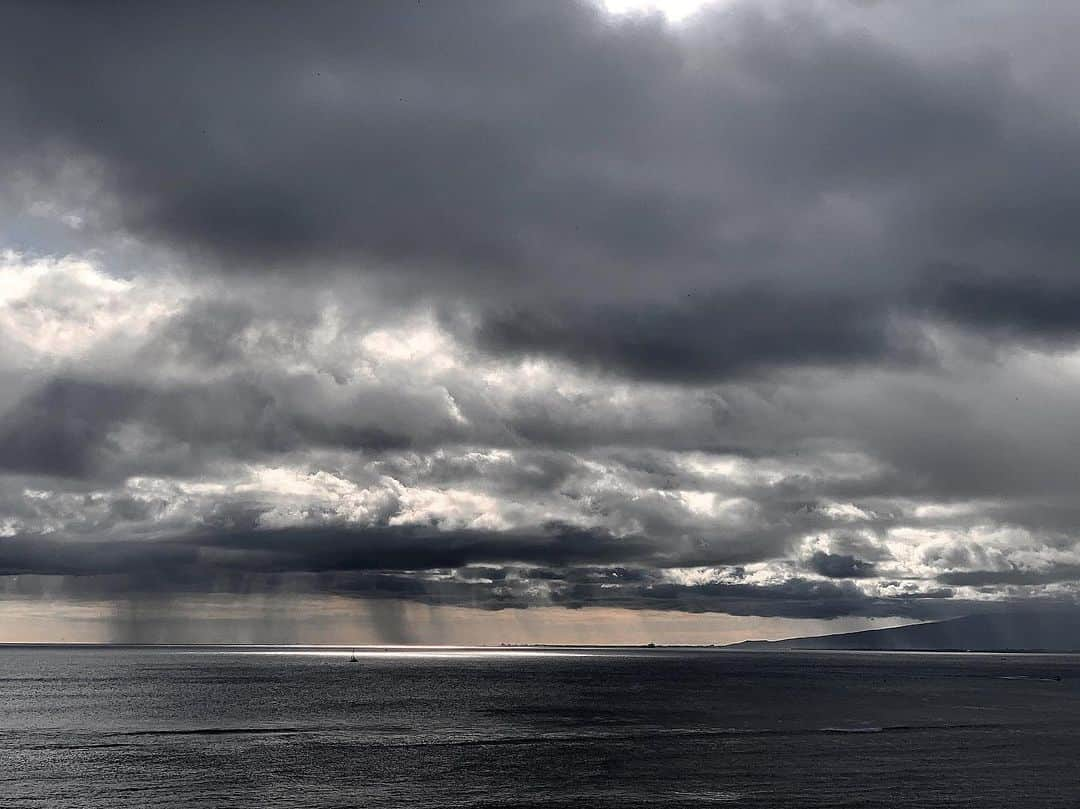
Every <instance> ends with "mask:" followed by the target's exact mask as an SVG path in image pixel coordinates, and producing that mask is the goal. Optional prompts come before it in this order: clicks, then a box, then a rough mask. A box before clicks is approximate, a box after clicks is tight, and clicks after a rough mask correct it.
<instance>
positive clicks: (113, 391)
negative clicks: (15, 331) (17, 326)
mask: <svg viewBox="0 0 1080 809" xmlns="http://www.w3.org/2000/svg"><path fill="white" fill-rule="evenodd" d="M140 398H141V396H140V392H139V391H137V390H133V389H130V388H127V387H120V386H115V385H110V384H107V383H96V382H89V381H79V380H73V379H57V380H53V381H51V382H49V383H48V384H46V385H45V386H44V387H42V388H41V389H39V390H37V391H34V392H33V393H31V394H30V395H29V396H27V397H26V398H25V399H23V400H22V401H21V402H19V403H18V404H17V405H16V406H15V408H14V409H12V410H11V411H9V412H8V413H6V414H5V415H4V416H3V417H2V418H0V469H4V470H9V471H18V472H26V473H30V474H42V475H57V476H60V477H85V476H89V475H92V474H93V473H94V472H95V470H96V467H97V466H98V457H97V456H98V454H99V453H101V452H103V451H104V450H105V449H106V446H107V444H108V443H109V434H110V431H111V429H112V427H113V426H114V425H115V424H116V423H118V422H119V421H121V420H123V419H124V418H125V417H127V416H128V415H129V414H130V413H132V412H133V411H134V410H135V408H136V407H137V406H138V404H139V401H140Z"/></svg>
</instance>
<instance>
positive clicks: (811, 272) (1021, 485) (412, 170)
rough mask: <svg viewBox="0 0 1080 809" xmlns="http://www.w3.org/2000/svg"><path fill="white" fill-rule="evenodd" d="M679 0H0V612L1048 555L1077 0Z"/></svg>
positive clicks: (757, 601)
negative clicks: (92, 0) (604, 1)
mask: <svg viewBox="0 0 1080 809" xmlns="http://www.w3.org/2000/svg"><path fill="white" fill-rule="evenodd" d="M662 5H663V4H661V6H662ZM669 6H670V7H669V8H668V13H667V14H665V13H664V11H663V10H652V11H650V10H648V9H647V8H645V7H644V6H639V5H637V4H635V3H629V2H625V1H624V2H619V3H618V4H612V6H611V8H610V9H608V10H604V9H603V8H601V7H599V6H597V5H594V4H591V3H589V2H584V1H583V2H546V1H545V2H534V1H533V0H523V1H522V2H464V1H462V2H457V1H455V2H452V3H451V2H435V0H419V1H418V2H397V3H375V2H370V3H351V4H316V5H313V6H307V7H303V8H302V7H300V6H297V5H291V4H272V3H251V4H245V3H240V2H236V3H206V4H192V3H178V4H170V3H147V4H132V5H121V4H86V3H72V4H70V5H66V4H63V3H41V2H26V3H19V2H8V3H5V4H4V5H3V9H2V10H0V28H2V30H4V32H5V36H4V47H3V49H0V110H2V113H0V189H2V190H0V573H2V574H3V578H2V580H0V581H2V585H0V591H2V593H3V602H2V607H0V612H2V613H3V614H4V615H6V616H7V619H6V621H5V627H7V628H5V629H4V632H5V633H7V634H4V635H3V636H2V637H0V640H4V639H37V638H40V639H58V638H60V637H65V638H67V639H83V638H88V639H110V638H111V639H128V640H130V639H136V640H145V639H152V640H172V639H177V640H187V639H198V638H204V637H206V638H213V639H226V640H227V639H237V640H248V639H253V638H255V639H282V640H288V639H296V640H321V641H326V640H335V639H341V640H343V641H348V640H351V639H354V638H356V637H360V638H362V639H367V638H370V639H373V640H375V641H376V642H379V641H382V640H385V641H387V642H389V641H410V640H423V641H427V642H432V641H438V640H447V641H463V640H464V641H468V642H481V641H490V642H498V641H499V640H502V639H506V638H510V639H513V640H519V641H528V640H545V641H547V640H574V639H579V638H587V639H589V640H592V641H596V640H612V641H621V640H630V641H634V642H641V641H643V640H650V639H654V640H657V641H665V640H669V641H675V640H693V641H695V642H713V640H712V639H716V640H717V642H723V641H727V640H738V639H740V638H741V637H746V636H750V635H754V636H778V635H791V634H804V633H805V632H804V631H803V630H807V629H821V628H822V627H838V628H844V629H850V628H860V627H862V626H871V625H885V624H888V623H896V622H902V621H911V620H921V619H929V618H937V617H948V616H953V615H960V614H967V613H971V612H977V611H985V610H1001V609H1015V608H1017V607H1018V606H1021V605H1058V604H1061V603H1072V602H1073V601H1074V599H1075V598H1076V594H1077V579H1078V577H1080V548H1078V545H1077V539H1078V537H1077V531H1076V529H1077V526H1078V525H1080V502H1078V501H1077V498H1076V495H1077V481H1080V420H1078V413H1080V353H1078V348H1080V275H1078V273H1077V270H1076V263H1075V262H1076V257H1077V255H1080V227H1078V223H1080V85H1077V83H1076V81H1075V76H1076V75H1077V73H1078V71H1080V52H1078V51H1077V49H1076V47H1075V34H1076V31H1078V30H1080V5H1078V4H1076V3H1075V2H1072V1H1071V0H1060V1H1055V0H1047V2H1041V3H1038V4H1027V3H1018V2H1015V0H1013V1H1011V2H1006V1H1005V0H904V2H900V1H899V0H896V1H895V2H890V1H889V0H880V1H879V2H874V1H873V0H862V1H861V2H856V0H800V2H790V3H786V2H774V0H756V2H750V1H747V2H730V1H721V2H717V3H714V4H712V5H708V4H706V5H699V4H697V3H691V2H686V1H685V0H683V1H682V2H673V3H671V4H669ZM15 618H17V619H18V620H14V619H15ZM871 619H874V621H875V622H876V623H871ZM196 625H197V626H198V627H201V628H199V629H192V627H193V626H196ZM267 627H270V628H267ZM200 633H201V634H200ZM582 633H585V634H582Z"/></svg>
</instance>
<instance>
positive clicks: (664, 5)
mask: <svg viewBox="0 0 1080 809" xmlns="http://www.w3.org/2000/svg"><path fill="white" fill-rule="evenodd" d="M724 1H725V0H601V5H602V6H603V7H604V9H605V10H606V11H608V12H609V13H611V14H641V13H649V12H654V11H655V12H660V13H661V14H663V15H664V16H665V17H666V18H667V19H668V20H670V21H671V22H682V21H683V20H685V19H686V18H687V17H689V16H691V15H692V14H694V13H695V12H697V11H699V10H700V9H702V8H704V7H705V6H713V5H718V4H723V3H724Z"/></svg>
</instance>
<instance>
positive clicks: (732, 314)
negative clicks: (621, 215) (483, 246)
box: [472, 286, 923, 381]
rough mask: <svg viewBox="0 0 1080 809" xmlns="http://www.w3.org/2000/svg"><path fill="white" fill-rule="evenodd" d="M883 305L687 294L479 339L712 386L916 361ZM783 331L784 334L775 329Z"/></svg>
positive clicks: (538, 320) (505, 323) (552, 316)
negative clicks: (822, 368)
mask: <svg viewBox="0 0 1080 809" xmlns="http://www.w3.org/2000/svg"><path fill="white" fill-rule="evenodd" d="M879 307H880V303H879V302H877V301H867V300H860V299H858V298H854V299H845V296H844V295H843V294H842V293H837V294H835V295H833V296H831V297H824V296H821V297H815V295H814V293H812V292H811V293H799V292H792V291H790V290H785V289H782V288H769V287H762V286H758V287H754V288H743V289H740V290H738V291H735V292H730V293H721V294H717V293H709V292H704V293H700V294H696V295H695V293H693V292H690V293H687V294H686V296H685V299H684V300H683V301H680V302H678V303H677V304H675V305H671V306H665V305H663V304H659V305H656V306H653V307H650V308H647V309H646V308H641V307H636V308H629V309H628V308H626V307H622V308H617V307H602V306H601V307H596V308H593V309H587V310H580V309H579V310H576V311H575V310H573V309H568V310H563V311H560V312H548V313H544V312H539V311H535V310H529V309H523V310H518V311H507V312H505V313H498V314H492V315H490V316H489V317H488V318H487V319H486V320H484V321H483V322H482V324H481V326H480V327H479V329H478V330H477V331H476V332H475V333H474V334H473V335H472V336H473V337H474V339H476V340H477V341H478V342H479V343H480V345H482V346H484V347H485V348H487V349H488V350H490V351H493V352H495V353H497V354H511V355H513V354H553V355H557V356H560V357H562V358H564V359H568V360H572V361H575V360H576V361H579V362H580V361H584V362H586V363H590V364H592V365H593V366H594V367H596V368H599V369H618V370H620V371H624V372H627V373H630V374H633V375H636V376H641V377H646V378H653V379H666V380H671V381H707V380H709V379H715V378H718V377H728V376H732V375H737V374H739V373H742V372H745V371H747V370H751V369H753V368H754V367H756V366H759V365H784V364H798V365H804V366H813V365H833V364H842V365H847V364H855V363H875V364H877V363H880V362H882V361H886V362H889V361H895V362H905V361H906V362H912V361H915V360H918V359H921V354H922V353H923V350H922V347H921V346H920V345H919V340H918V338H917V337H915V336H914V335H913V334H911V333H905V331H904V329H903V328H902V327H900V326H899V325H897V324H895V323H892V322H890V320H889V314H888V312H883V311H881V309H880V308H879ZM780 323H782V324H783V326H782V327H780V328H778V327H777V324H780Z"/></svg>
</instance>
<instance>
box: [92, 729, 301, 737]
mask: <svg viewBox="0 0 1080 809" xmlns="http://www.w3.org/2000/svg"><path fill="white" fill-rule="evenodd" d="M308 730H310V729H309V728H169V729H155V730H129V731H125V732H123V733H110V734H108V735H110V736H231V735H241V734H244V735H260V734H286V733H304V732H305V731H308Z"/></svg>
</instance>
